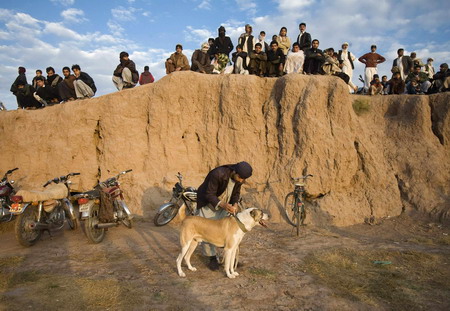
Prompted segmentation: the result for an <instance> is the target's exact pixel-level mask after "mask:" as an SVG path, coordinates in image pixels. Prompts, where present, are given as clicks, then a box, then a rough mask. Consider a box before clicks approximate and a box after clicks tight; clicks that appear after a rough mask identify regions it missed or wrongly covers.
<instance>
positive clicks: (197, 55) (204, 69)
mask: <svg viewBox="0 0 450 311" xmlns="http://www.w3.org/2000/svg"><path fill="white" fill-rule="evenodd" d="M209 48H210V47H209V44H208V43H206V42H205V43H203V44H202V46H201V49H198V50H195V51H194V53H193V54H192V58H191V63H192V65H191V70H192V71H196V72H200V73H212V71H213V69H214V66H213V65H211V59H210V58H209V54H208V50H209Z"/></svg>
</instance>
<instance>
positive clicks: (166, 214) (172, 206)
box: [153, 172, 197, 227]
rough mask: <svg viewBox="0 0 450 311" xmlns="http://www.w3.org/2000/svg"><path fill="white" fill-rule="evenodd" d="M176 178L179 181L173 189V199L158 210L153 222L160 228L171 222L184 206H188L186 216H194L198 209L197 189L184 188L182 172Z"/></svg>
mask: <svg viewBox="0 0 450 311" xmlns="http://www.w3.org/2000/svg"><path fill="white" fill-rule="evenodd" d="M176 176H177V178H178V180H179V181H178V182H177V183H176V184H175V186H174V187H173V189H172V198H171V199H170V201H169V202H168V203H164V204H163V205H161V206H160V207H159V208H158V212H157V213H156V215H155V218H154V219H153V222H154V223H155V225H156V226H158V227H160V226H164V225H167V224H168V223H169V222H171V221H172V219H174V218H175V216H176V215H177V214H178V210H179V209H180V207H181V206H183V204H185V205H186V214H188V215H194V214H195V211H196V209H197V189H195V188H193V187H186V188H185V187H184V186H183V176H182V175H181V173H180V172H178V174H177V175H176ZM180 203H182V204H180Z"/></svg>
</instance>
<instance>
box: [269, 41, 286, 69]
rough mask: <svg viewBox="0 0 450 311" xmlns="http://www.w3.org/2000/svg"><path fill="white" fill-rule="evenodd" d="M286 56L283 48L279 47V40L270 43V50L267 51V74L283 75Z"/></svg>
mask: <svg viewBox="0 0 450 311" xmlns="http://www.w3.org/2000/svg"><path fill="white" fill-rule="evenodd" d="M285 61H286V56H285V55H284V53H283V50H282V49H280V48H278V42H277V41H272V42H271V43H270V50H269V52H267V76H269V77H281V76H282V75H283V68H284V63H285Z"/></svg>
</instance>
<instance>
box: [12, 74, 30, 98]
mask: <svg viewBox="0 0 450 311" xmlns="http://www.w3.org/2000/svg"><path fill="white" fill-rule="evenodd" d="M19 81H22V82H24V84H25V85H27V84H28V82H27V77H26V76H25V74H24V73H21V74H19V75H18V76H17V78H16V80H14V82H13V84H12V85H11V88H10V91H11V92H12V93H13V94H14V95H16V93H17V90H18V87H17V85H18V83H19Z"/></svg>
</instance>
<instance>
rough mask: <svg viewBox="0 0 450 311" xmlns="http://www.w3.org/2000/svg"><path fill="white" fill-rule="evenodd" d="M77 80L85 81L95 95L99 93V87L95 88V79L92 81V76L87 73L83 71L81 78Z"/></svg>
mask: <svg viewBox="0 0 450 311" xmlns="http://www.w3.org/2000/svg"><path fill="white" fill-rule="evenodd" d="M76 80H81V81H83V82H84V83H86V85H87V86H89V87H90V88H91V89H92V91H93V92H94V93H95V92H97V87H96V86H95V83H94V79H92V78H91V76H90V75H88V74H87V73H85V72H83V71H81V72H80V76H79V77H78V78H76Z"/></svg>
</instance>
